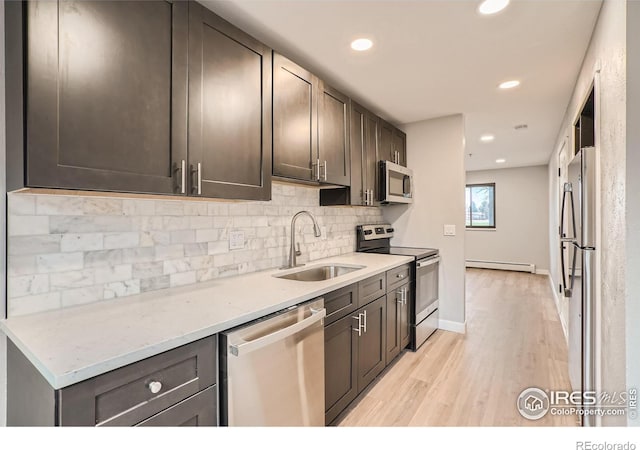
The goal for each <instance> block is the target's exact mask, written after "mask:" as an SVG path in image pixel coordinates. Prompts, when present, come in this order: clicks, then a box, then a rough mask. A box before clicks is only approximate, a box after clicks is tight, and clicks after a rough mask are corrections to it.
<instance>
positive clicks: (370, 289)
mask: <svg viewBox="0 0 640 450" xmlns="http://www.w3.org/2000/svg"><path fill="white" fill-rule="evenodd" d="M386 284H387V283H386V276H385V274H384V273H380V274H378V275H375V276H373V277H370V278H367V279H366V280H362V281H361V282H359V283H358V291H359V295H358V297H359V299H358V307H361V306H364V305H366V304H367V303H370V302H372V301H373V300H375V299H377V298H380V297H382V296H383V295H385V294H386V293H387V290H386Z"/></svg>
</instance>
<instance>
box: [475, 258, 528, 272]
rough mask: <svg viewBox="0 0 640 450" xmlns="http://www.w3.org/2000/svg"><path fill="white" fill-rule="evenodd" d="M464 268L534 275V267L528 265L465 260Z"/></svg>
mask: <svg viewBox="0 0 640 450" xmlns="http://www.w3.org/2000/svg"><path fill="white" fill-rule="evenodd" d="M465 265H466V267H474V268H477V269H496V270H513V271H517V272H530V273H536V265H535V264H529V263H514V262H503V261H482V260H479V259H467V260H466V261H465Z"/></svg>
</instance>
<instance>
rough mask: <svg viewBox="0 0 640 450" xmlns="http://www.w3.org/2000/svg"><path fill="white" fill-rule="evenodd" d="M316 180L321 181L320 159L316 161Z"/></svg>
mask: <svg viewBox="0 0 640 450" xmlns="http://www.w3.org/2000/svg"><path fill="white" fill-rule="evenodd" d="M316 180H318V181H320V158H318V159H316Z"/></svg>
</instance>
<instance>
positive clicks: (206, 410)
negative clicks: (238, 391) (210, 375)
mask: <svg viewBox="0 0 640 450" xmlns="http://www.w3.org/2000/svg"><path fill="white" fill-rule="evenodd" d="M217 410H218V399H217V395H216V386H215V385H214V386H211V387H209V388H207V389H205V390H204V391H202V392H199V393H198V394H196V395H194V396H193V397H189V398H188V399H186V400H183V401H181V402H180V403H178V404H176V405H173V406H171V407H169V408H167V409H165V410H164V411H162V412H159V413H158V414H156V415H155V416H153V417H150V418H149V419H147V420H144V421H142V422H140V423H139V424H138V425H136V426H138V427H214V426H216V425H217V421H218V419H217Z"/></svg>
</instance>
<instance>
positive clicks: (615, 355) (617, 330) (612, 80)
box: [549, 0, 638, 425]
mask: <svg viewBox="0 0 640 450" xmlns="http://www.w3.org/2000/svg"><path fill="white" fill-rule="evenodd" d="M632 3H633V2H627V1H619V0H605V1H604V3H603V6H602V10H601V11H600V16H599V18H598V22H597V24H596V28H595V31H594V34H593V36H592V40H591V43H590V45H589V48H588V50H587V53H586V55H585V59H584V63H583V66H582V69H581V71H580V74H579V76H578V79H577V82H576V87H575V90H574V93H573V96H572V98H571V101H570V103H569V106H568V108H567V113H566V115H565V118H564V120H563V123H562V125H561V127H560V129H559V132H558V138H557V140H556V144H555V145H554V151H553V153H552V155H551V157H550V160H549V164H550V166H551V167H555V168H556V170H557V153H556V150H557V149H559V148H560V146H561V145H562V142H563V140H564V139H566V136H573V132H572V125H573V122H574V120H575V118H576V116H577V115H578V114H579V112H580V110H581V108H582V104H583V102H584V100H585V99H586V97H587V95H588V94H589V91H590V89H591V83H592V82H593V79H594V74H595V71H596V69H597V68H600V92H596V113H597V114H599V119H597V123H596V134H597V135H598V136H597V137H596V147H597V151H598V153H599V158H600V161H599V167H600V180H601V186H600V189H599V194H600V203H601V213H600V217H599V220H600V229H601V239H600V241H599V242H598V243H597V245H598V250H597V252H598V255H597V257H596V258H597V259H599V261H600V263H599V265H600V271H599V276H600V289H599V292H598V293H597V301H598V302H599V309H600V310H601V314H602V319H601V330H600V331H599V338H598V349H597V350H596V351H597V352H599V355H601V356H599V360H600V362H601V366H602V369H601V375H600V376H599V380H597V382H599V387H600V389H602V390H606V391H610V392H614V391H616V392H621V391H623V390H625V389H626V388H627V384H626V375H625V367H626V366H625V360H626V350H625V337H626V336H625V297H626V292H625V281H627V277H626V269H627V259H626V255H625V245H626V244H625V234H626V233H625V232H626V230H625V228H626V223H625V204H626V197H625V175H626V163H625V161H626V152H627V150H626V149H627V142H626V133H625V131H626V124H627V119H626V99H627V91H626V86H627V85H626V81H627V76H626V50H627V43H626V39H627V35H626V31H627V4H632ZM630 26H635V27H637V23H636V24H634V25H630ZM636 126H637V125H636ZM572 147H573V143H571V145H570V148H572ZM636 150H637V148H636ZM556 173H557V172H556ZM549 175H550V177H551V178H552V177H553V176H554V171H553V170H551V169H550V170H549ZM555 176H557V175H555ZM634 176H636V177H637V176H638V174H637V173H636V174H634ZM549 183H550V185H551V186H553V181H552V180H549ZM635 201H636V202H637V199H635ZM550 208H551V209H555V208H556V203H555V202H551V204H550ZM550 215H551V217H552V218H553V219H555V220H557V217H554V213H551V214H550ZM550 228H551V229H556V228H557V222H556V223H553V224H551V226H550ZM550 242H552V244H551V245H550V247H551V254H550V257H551V258H556V259H557V258H558V250H557V245H555V242H556V241H555V240H554V239H550ZM632 275H633V274H632V273H629V276H632ZM635 276H636V277H637V271H636V273H635ZM554 282H555V283H556V284H557V282H558V280H554ZM565 320H566V317H565ZM635 346H636V347H637V342H636V344H635ZM625 422H626V418H624V417H606V418H604V419H603V424H605V425H622V424H624V423H625Z"/></svg>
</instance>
